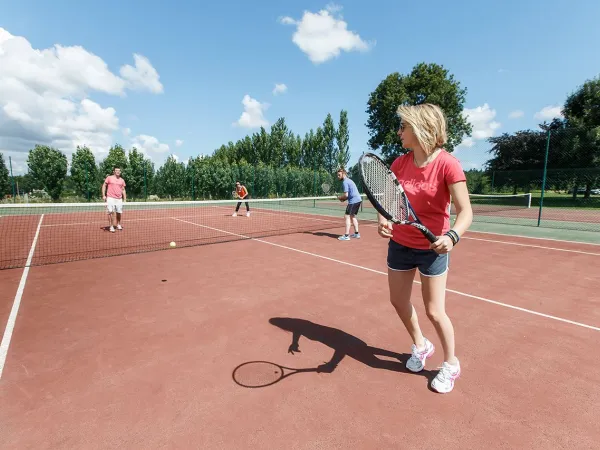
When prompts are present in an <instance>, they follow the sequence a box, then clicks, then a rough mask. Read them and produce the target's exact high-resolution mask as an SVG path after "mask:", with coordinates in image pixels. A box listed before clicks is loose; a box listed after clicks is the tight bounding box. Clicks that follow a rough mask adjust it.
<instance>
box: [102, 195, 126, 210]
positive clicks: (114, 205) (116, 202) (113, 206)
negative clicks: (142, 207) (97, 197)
mask: <svg viewBox="0 0 600 450" xmlns="http://www.w3.org/2000/svg"><path fill="white" fill-rule="evenodd" d="M106 210H107V211H108V213H109V214H111V213H113V212H117V213H119V214H121V213H122V212H123V199H122V198H113V197H106Z"/></svg>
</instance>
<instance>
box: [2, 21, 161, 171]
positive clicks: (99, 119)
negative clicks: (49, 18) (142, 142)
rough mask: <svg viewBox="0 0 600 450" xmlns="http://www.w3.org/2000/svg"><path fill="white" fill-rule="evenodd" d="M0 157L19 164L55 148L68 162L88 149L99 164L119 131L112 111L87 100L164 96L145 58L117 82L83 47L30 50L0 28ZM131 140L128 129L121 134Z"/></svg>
mask: <svg viewBox="0 0 600 450" xmlns="http://www.w3.org/2000/svg"><path fill="white" fill-rule="evenodd" d="M0 68H1V70H0V152H2V153H5V154H7V153H11V155H14V154H16V155H18V157H17V158H13V159H17V160H22V161H20V162H21V163H22V162H24V161H25V160H26V158H27V153H26V152H27V151H28V150H30V149H32V148H33V147H34V146H35V145H36V144H41V145H51V146H54V147H57V148H59V149H60V150H61V151H63V152H64V153H66V154H67V156H68V157H70V154H71V153H72V152H73V151H74V150H75V149H76V147H77V146H78V145H87V146H88V147H89V148H90V149H91V150H92V151H93V152H94V153H95V154H96V155H97V157H100V158H103V157H104V155H105V154H106V153H107V152H108V149H109V148H110V147H111V146H112V145H113V134H114V133H115V132H117V131H119V128H120V125H119V118H118V116H117V112H116V111H115V109H114V108H112V107H110V106H102V105H100V104H99V103H97V102H95V101H93V100H91V99H90V95H91V94H93V93H102V94H108V95H116V96H125V94H126V92H127V90H132V89H135V90H145V91H149V92H153V93H158V92H162V91H163V86H162V84H161V83H160V81H159V77H158V73H157V71H156V70H155V69H154V68H153V67H152V65H151V64H150V62H149V61H148V59H147V58H145V57H143V56H141V55H137V54H135V55H134V66H130V65H125V66H123V67H121V70H120V74H121V76H118V75H115V74H114V73H112V72H111V71H110V69H109V68H108V66H107V64H106V63H105V62H104V61H103V60H102V58H100V57H99V56H97V55H94V54H92V53H90V52H89V51H87V50H86V49H84V48H83V47H81V46H70V47H65V46H62V45H58V44H57V45H54V46H53V47H50V48H47V49H34V48H33V47H32V46H31V44H30V43H29V41H28V40H27V39H26V38H24V37H20V36H13V35H12V34H10V33H9V32H8V31H7V30H5V29H4V28H0ZM121 131H122V133H123V135H124V136H129V133H130V130H129V129H128V128H125V129H122V130H121Z"/></svg>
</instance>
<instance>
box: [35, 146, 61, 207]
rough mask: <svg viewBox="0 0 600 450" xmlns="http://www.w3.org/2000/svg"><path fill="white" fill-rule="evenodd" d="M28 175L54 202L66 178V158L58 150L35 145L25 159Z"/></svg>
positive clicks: (58, 196)
mask: <svg viewBox="0 0 600 450" xmlns="http://www.w3.org/2000/svg"><path fill="white" fill-rule="evenodd" d="M27 165H28V166H29V174H30V175H31V177H32V178H33V179H34V180H36V181H37V182H38V183H39V184H41V185H42V186H43V187H44V189H45V190H46V192H47V193H48V195H49V196H50V197H51V198H52V200H54V201H58V199H59V198H60V195H61V194H62V190H63V182H64V181H65V178H66V176H67V167H68V161H67V157H66V155H65V154H64V153H62V152H61V151H60V150H57V149H55V148H53V147H48V146H45V145H36V146H35V148H34V149H33V150H30V151H29V156H28V157H27Z"/></svg>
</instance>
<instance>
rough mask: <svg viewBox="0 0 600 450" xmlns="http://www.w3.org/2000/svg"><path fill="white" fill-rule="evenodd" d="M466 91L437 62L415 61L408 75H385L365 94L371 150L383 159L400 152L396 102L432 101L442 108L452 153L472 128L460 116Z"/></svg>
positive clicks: (416, 102)
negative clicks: (366, 95)
mask: <svg viewBox="0 0 600 450" xmlns="http://www.w3.org/2000/svg"><path fill="white" fill-rule="evenodd" d="M466 94H467V90H466V88H462V87H461V86H460V83H459V82H458V81H456V80H455V79H454V76H453V75H452V74H450V73H449V72H448V70H447V69H445V68H444V67H443V66H441V65H438V64H425V63H420V64H417V65H416V66H415V67H414V68H413V70H412V72H411V73H410V74H408V75H402V74H400V73H397V72H395V73H392V74H390V75H388V76H387V77H386V78H385V79H384V80H383V81H382V82H381V83H379V85H378V86H377V88H376V89H375V90H374V91H373V92H372V93H371V94H370V95H369V100H368V102H367V111H366V112H367V113H368V114H369V118H368V121H367V127H368V128H369V134H370V136H371V138H370V139H369V141H368V144H369V146H370V147H371V149H373V150H380V151H381V154H382V155H383V156H384V158H385V159H386V160H388V161H389V160H391V159H393V158H395V157H396V156H398V155H399V154H401V153H403V152H404V149H403V148H402V142H401V141H400V138H399V137H398V134H397V132H398V128H399V126H400V119H399V118H398V115H397V114H396V110H397V109H398V106H400V105H418V104H423V103H433V104H436V105H438V106H439V107H440V108H442V110H443V111H444V113H445V115H446V118H447V122H448V142H447V144H446V146H445V149H446V150H447V151H449V152H452V151H453V150H454V148H455V147H456V146H457V145H458V144H460V143H461V142H462V140H463V139H464V137H465V136H471V132H472V127H471V125H470V124H469V123H468V121H467V120H466V118H465V117H464V116H463V108H464V104H465V98H466Z"/></svg>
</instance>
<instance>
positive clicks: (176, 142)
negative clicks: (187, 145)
mask: <svg viewBox="0 0 600 450" xmlns="http://www.w3.org/2000/svg"><path fill="white" fill-rule="evenodd" d="M175 145H176V146H177V147H181V146H182V145H183V141H182V140H181V139H177V140H176V141H175Z"/></svg>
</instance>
